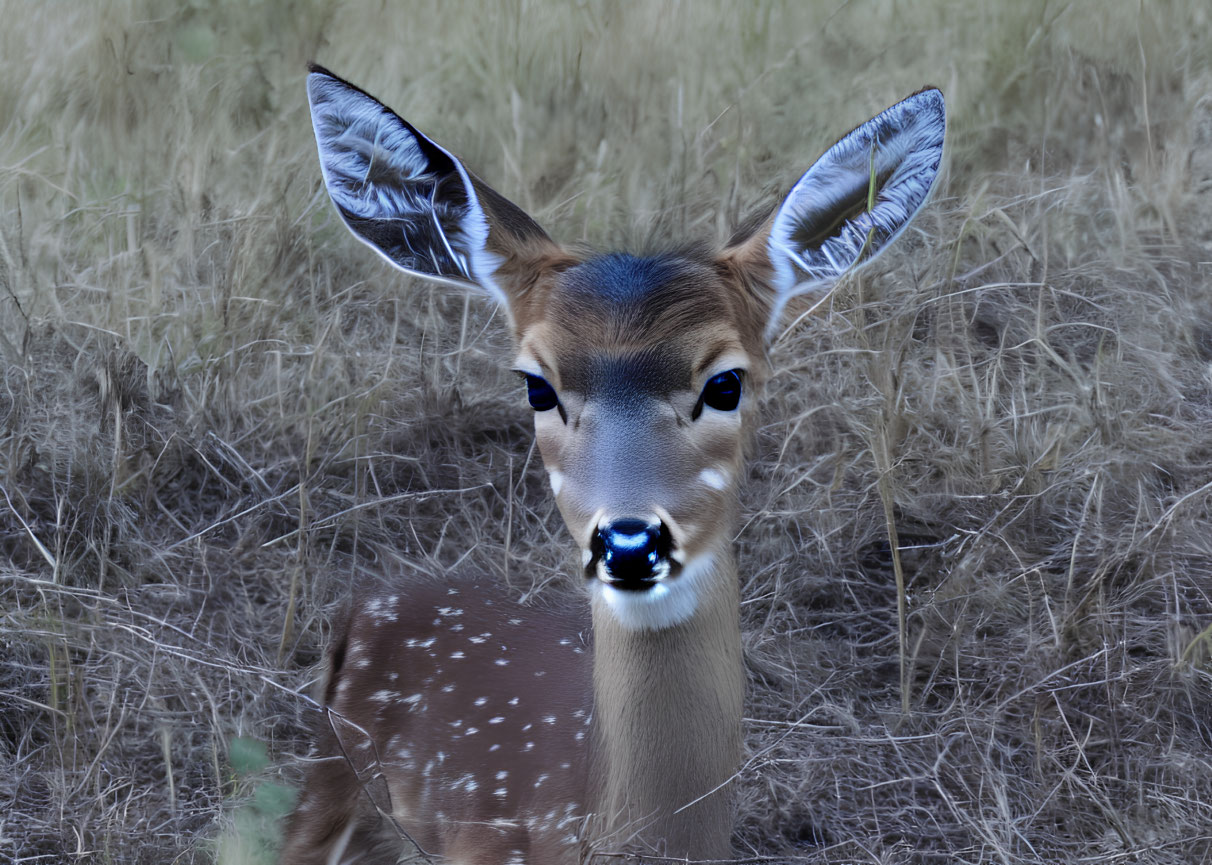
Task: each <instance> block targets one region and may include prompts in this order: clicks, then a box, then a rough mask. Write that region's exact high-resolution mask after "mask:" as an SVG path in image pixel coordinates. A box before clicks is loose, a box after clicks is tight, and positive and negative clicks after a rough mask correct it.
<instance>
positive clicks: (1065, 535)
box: [0, 0, 1212, 863]
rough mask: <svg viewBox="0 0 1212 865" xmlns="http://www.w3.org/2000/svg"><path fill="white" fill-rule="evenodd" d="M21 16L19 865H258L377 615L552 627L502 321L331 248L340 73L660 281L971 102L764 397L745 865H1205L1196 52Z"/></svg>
mask: <svg viewBox="0 0 1212 865" xmlns="http://www.w3.org/2000/svg"><path fill="white" fill-rule="evenodd" d="M1163 10H1164V11H1163ZM0 12H3V16H4V21H5V26H4V28H3V31H2V32H0V361H2V362H3V364H4V365H3V368H2V369H0V375H2V382H0V489H2V490H3V496H0V552H2V558H0V646H2V647H3V654H2V655H0V860H8V859H12V860H14V861H18V862H53V861H78V860H86V861H102V862H104V861H113V862H153V861H154V862H162V861H174V862H195V861H198V862H203V861H205V862H209V861H214V860H215V859H220V860H222V861H225V862H262V861H268V860H269V857H270V856H271V851H272V848H273V843H274V842H273V837H272V826H273V825H274V824H273V820H274V818H275V817H276V816H278V815H280V814H281V813H282V812H283V811H284V810H285V809H286V808H287V807H288V804H289V793H288V792H287V789H286V788H288V787H289V785H290V784H292V783H293V782H294V780H295V779H296V778H297V768H298V767H297V764H296V762H295V761H296V757H297V756H298V755H301V754H302V753H304V751H305V749H306V738H305V736H304V733H303V729H304V725H305V722H306V718H307V715H308V713H309V711H310V705H311V704H310V703H309V702H308V700H307V699H306V697H305V696H303V695H305V694H306V693H308V688H309V686H310V682H311V676H312V675H313V664H314V663H315V662H316V661H317V660H318V658H319V656H320V653H321V651H322V647H323V644H324V640H325V635H326V627H327V624H326V623H327V621H328V618H329V616H330V614H331V613H332V611H333V610H334V609H335V605H336V604H338V603H339V600H340V598H341V597H342V596H343V594H344V592H345V589H346V586H347V584H348V582H349V580H350V579H351V578H352V577H354V576H356V575H357V574H359V573H362V572H370V571H373V570H374V569H375V568H376V566H377V564H376V563H378V562H380V561H382V560H383V559H384V558H392V559H396V558H401V559H406V560H407V561H411V562H414V563H416V564H417V566H418V567H421V568H423V569H435V568H438V567H440V566H441V565H443V564H447V563H450V562H452V561H454V560H456V559H458V558H460V557H462V556H464V555H470V556H471V557H472V558H473V559H474V560H477V561H481V562H482V564H483V565H484V567H486V568H488V569H490V570H491V571H493V572H495V573H498V574H500V575H501V576H502V578H508V579H509V580H511V584H512V585H513V586H514V587H515V589H516V590H517V591H518V592H519V594H520V593H522V592H523V591H525V590H527V589H529V588H530V587H532V586H533V585H535V584H543V583H547V582H551V581H558V579H559V577H558V574H559V571H560V567H561V564H562V562H563V560H564V556H565V549H566V547H567V541H566V539H565V537H564V530H563V528H562V526H561V525H560V523H559V520H558V517H557V515H556V514H555V512H554V508H553V506H552V505H551V504H550V502H549V501H548V497H547V493H546V490H545V483H544V482H543V481H542V478H541V472H540V471H539V470H538V467H537V464H536V463H537V460H536V458H535V456H534V455H533V454H532V452H531V449H530V447H531V446H530V441H531V438H530V433H529V430H528V425H529V418H528V416H527V415H528V411H527V409H526V408H525V407H524V405H523V401H522V400H521V399H520V398H519V395H518V393H517V387H516V384H515V383H514V382H513V381H512V380H511V378H510V377H508V376H507V375H505V374H503V373H502V372H500V371H499V368H498V362H499V360H500V358H501V357H502V352H503V349H504V345H505V338H504V334H503V333H502V328H501V327H500V322H499V321H498V320H494V315H493V311H492V310H491V309H489V308H488V307H487V305H486V304H482V303H480V302H478V301H472V302H470V303H468V302H467V301H466V300H465V299H464V298H462V297H460V296H455V295H452V294H451V293H450V292H448V291H446V290H443V289H439V288H432V287H429V286H427V285H424V284H420V283H415V282H411V281H409V280H406V279H404V278H402V277H398V276H395V275H392V274H391V273H389V272H388V270H387V269H386V268H385V267H384V266H381V265H378V264H376V263H375V261H374V260H372V258H371V257H369V256H368V255H367V254H366V253H365V251H364V250H363V249H362V248H361V247H360V246H358V245H357V244H355V243H354V242H351V241H350V239H349V238H347V237H346V236H345V234H344V230H343V229H342V228H341V227H340V226H338V225H336V224H334V223H335V220H334V219H333V218H332V214H331V210H330V208H329V206H328V205H327V202H326V200H325V199H324V198H323V195H322V193H321V190H320V185H319V172H318V170H317V166H316V164H315V155H314V148H313V145H312V141H311V133H310V129H309V126H308V122H307V117H306V112H305V104H304V96H303V88H302V78H303V73H304V63H305V61H306V60H308V59H313V58H314V59H317V60H320V61H322V62H324V63H325V64H327V65H329V66H330V67H331V68H333V69H334V70H337V71H339V72H340V73H341V74H343V75H346V76H348V77H349V78H351V79H353V80H355V81H358V82H360V83H362V84H363V85H364V86H366V87H367V88H368V89H369V90H370V91H371V92H375V93H378V94H381V95H382V96H383V97H384V98H386V99H388V101H390V102H391V103H392V104H394V105H396V106H398V107H399V108H400V109H401V110H403V111H404V112H405V113H406V114H407V116H408V117H409V119H411V120H412V121H414V122H415V123H417V124H418V125H420V126H421V127H422V128H424V129H427V130H429V131H431V132H432V133H433V134H434V135H435V136H436V137H438V138H439V139H440V140H441V141H443V142H446V143H448V144H450V145H452V146H454V147H455V148H456V149H457V150H458V151H459V152H460V153H461V154H462V155H463V156H464V158H465V159H466V160H467V162H468V163H469V164H471V165H472V166H474V167H475V168H476V169H477V170H478V171H479V173H481V174H482V175H483V176H484V177H486V178H489V179H490V180H491V181H492V182H493V183H494V185H496V186H497V187H498V188H499V189H501V190H502V191H503V192H505V193H506V194H508V195H510V196H511V197H512V198H514V199H515V200H517V201H518V202H519V203H520V204H522V205H523V206H525V207H526V208H528V209H529V210H530V211H531V212H532V213H534V214H535V215H536V216H537V217H538V218H539V220H540V221H541V222H543V223H545V224H546V225H548V226H551V227H552V229H553V232H554V234H555V235H556V236H557V238H558V239H560V240H562V241H565V242H587V243H590V244H593V245H595V246H598V247H609V246H618V245H622V246H627V247H630V248H633V249H636V248H640V249H642V248H644V247H649V246H660V245H661V244H663V243H668V242H672V241H676V240H680V239H685V238H697V239H716V240H718V239H721V238H723V237H724V236H726V234H727V232H728V230H729V229H730V228H731V227H732V226H733V225H734V224H735V223H736V222H737V221H739V220H740V219H741V218H742V217H743V216H744V215H745V214H746V213H748V212H750V211H751V210H752V209H754V208H756V207H761V206H768V205H770V204H771V203H772V202H773V201H774V200H775V198H776V197H777V195H778V193H779V191H780V190H784V189H786V188H787V187H788V186H789V185H790V183H791V182H792V181H793V180H794V178H795V176H796V174H797V172H798V171H800V170H803V169H804V168H805V167H806V166H807V165H808V164H809V163H810V162H811V160H812V159H813V158H815V156H816V155H817V154H818V153H819V152H820V150H821V149H822V148H823V147H824V146H825V145H827V144H828V143H829V142H830V141H831V140H832V139H833V138H834V137H836V136H837V135H838V134H839V133H841V132H844V131H845V130H846V129H847V128H849V127H850V126H851V125H853V124H855V123H857V122H859V121H861V120H863V119H865V118H866V117H868V116H870V115H871V114H872V113H874V112H875V111H876V110H878V109H880V108H882V107H884V106H885V105H887V104H889V103H891V102H892V101H894V100H895V99H896V98H898V97H900V96H903V95H905V94H906V93H907V92H910V91H912V90H914V89H916V88H917V87H918V86H920V85H921V84H924V83H927V82H930V83H935V84H939V85H941V86H943V87H944V89H945V90H946V92H947V94H948V100H949V104H950V108H951V117H952V127H951V133H952V137H951V145H950V166H951V167H950V176H949V178H948V180H947V182H946V183H945V184H944V186H943V188H942V190H941V191H940V194H939V195H938V196H937V198H936V200H935V203H934V204H933V205H932V206H931V208H930V209H929V210H928V211H927V212H926V213H925V214H924V216H923V217H922V219H921V220H920V222H919V223H918V230H917V231H916V232H914V233H913V234H912V235H911V236H910V237H909V238H908V240H907V242H906V243H905V244H903V246H902V248H901V250H900V251H899V252H898V253H896V254H895V255H894V256H891V258H892V259H893V260H890V261H888V262H887V263H885V264H883V265H881V267H880V268H879V269H880V272H879V273H876V274H871V275H869V276H868V277H866V278H865V279H864V280H863V282H862V283H861V284H860V283H859V282H857V281H855V282H852V283H849V284H846V285H844V286H842V287H841V289H840V290H839V292H838V293H837V294H836V295H835V297H834V302H833V310H832V314H831V315H829V316H827V317H818V318H814V319H812V320H809V321H805V322H803V323H802V324H800V325H799V326H798V327H796V328H795V329H793V330H791V331H790V332H788V333H787V334H786V335H785V336H784V338H783V339H782V340H781V341H780V342H779V344H778V345H777V347H776V350H775V352H774V359H775V363H776V368H777V370H778V372H777V374H776V376H775V377H774V379H773V380H772V382H771V386H770V388H769V394H768V400H767V404H768V411H767V414H766V418H767V425H766V426H764V428H763V429H762V430H761V433H760V435H759V436H758V441H757V442H756V445H755V457H756V458H755V462H754V464H753V467H752V471H751V476H750V479H749V483H748V485H747V487H746V493H745V523H744V528H743V530H742V531H741V533H740V536H739V544H740V546H741V556H742V561H743V562H745V563H747V565H748V576H747V578H746V581H745V586H744V590H745V597H746V599H747V600H746V602H745V607H744V617H745V626H746V635H745V639H746V649H747V661H748V665H749V670H750V672H751V680H752V681H751V689H750V693H749V703H748V709H747V715H748V720H747V727H746V730H747V737H748V743H749V748H750V754H751V758H750V760H749V762H748V763H747V764H746V767H745V770H744V771H743V773H742V775H741V777H740V778H739V781H738V786H739V788H740V791H741V792H740V799H741V808H740V814H739V819H738V823H737V826H738V829H737V850H738V852H739V853H744V854H746V855H752V856H753V857H758V858H761V861H776V862H820V863H824V862H870V863H889V862H972V863H1028V862H1031V863H1035V862H1039V863H1053V862H1093V861H1098V862H1157V863H1196V862H1209V861H1212V757H1210V754H1212V630H1210V629H1212V533H1210V532H1209V529H1208V524H1209V518H1210V516H1212V513H1210V510H1212V432H1210V431H1212V287H1210V286H1212V283H1210V280H1212V69H1210V67H1209V62H1210V61H1209V58H1212V35H1210V34H1212V13H1209V11H1208V8H1207V5H1206V3H1202V2H1197V0H1191V2H1174V3H1168V4H1164V5H1162V4H1145V5H1144V7H1143V11H1142V7H1141V6H1140V5H1138V4H1137V3H1118V2H1108V3H1101V2H1098V3H1096V2H1093V0H1087V2H1075V3H1072V4H1069V5H1061V4H1056V3H1029V2H1023V3H1013V4H1008V3H1007V4H1003V3H1001V2H996V0H978V2H973V3H966V4H962V5H958V4H957V8H951V4H944V3H941V2H937V3H912V2H910V3H906V2H892V0H884V2H877V0H865V2H852V3H848V4H842V3H836V4H823V3H822V4H812V5H807V4H798V3H785V4H780V3H772V4H760V5H751V4H731V3H725V2H719V3H715V4H711V5H707V4H705V3H704V4H697V3H696V4H691V3H661V4H652V5H643V6H640V5H627V6H617V5H615V4H607V3H598V2H588V3H582V4H577V5H575V6H572V5H568V6H565V5H556V4H548V3H538V2H512V3H508V4H501V5H484V6H482V5H480V4H471V3H467V4H462V3H438V2H432V3H413V4H408V8H407V9H404V8H399V9H397V8H395V7H390V6H389V7H386V8H383V7H380V6H379V5H378V4H370V3H366V4H347V5H341V6H333V5H330V4H321V3H319V2H302V0H301V2H295V3H290V4H285V3H282V4H272V3H270V4H259V5H245V4H241V3H216V4H212V5H207V4H201V3H198V4H191V5H190V6H188V7H184V8H179V7H178V6H177V5H176V4H165V3H144V2H133V0H132V2H128V3H114V4H109V5H106V6H101V5H99V4H87V5H86V4H70V5H69V4H38V5H34V4H25V3H22V2H13V3H9V4H6V5H5V6H4V8H3V9H0ZM886 506H887V507H886ZM886 514H890V515H891V517H892V526H893V528H894V530H895V533H896V537H897V538H898V539H899V551H898V554H899V557H900V559H901V565H902V566H903V569H904V574H905V579H906V582H907V597H906V600H907V618H906V622H907V629H906V633H905V638H906V640H905V645H906V652H905V656H904V658H902V657H901V653H900V652H899V650H898V631H897V597H896V590H895V580H894V578H893V566H894V556H893V554H892V547H891V545H890V544H889V524H888V521H887V520H886ZM507 543H508V550H509V554H508V556H506V555H505V553H504V550H505V549H506V544H507ZM469 551H470V552H469ZM292 587H294V591H295V602H294V606H293V610H290V611H289V613H288V603H289V599H290V597H291V593H292ZM902 662H903V664H902ZM902 666H903V670H902ZM903 705H907V706H908V711H907V712H906V711H904V709H903ZM762 857H764V858H762Z"/></svg>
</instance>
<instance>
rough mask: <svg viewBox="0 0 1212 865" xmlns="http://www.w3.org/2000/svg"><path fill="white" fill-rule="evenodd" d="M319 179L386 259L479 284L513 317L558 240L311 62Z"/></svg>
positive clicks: (422, 138)
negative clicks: (531, 279)
mask: <svg viewBox="0 0 1212 865" xmlns="http://www.w3.org/2000/svg"><path fill="white" fill-rule="evenodd" d="M307 97H308V101H309V102H310V103H311V119H312V126H313V127H314V129H315V133H316V145H317V147H318V150H319V155H320V169H321V171H322V172H323V174H324V185H325V186H326V187H327V188H328V194H329V196H330V197H331V198H332V201H333V204H334V205H336V208H337V212H338V213H339V214H340V215H341V219H342V220H344V221H345V224H346V225H347V226H349V230H350V231H352V232H353V233H354V235H355V236H356V237H357V238H358V239H359V240H361V241H362V242H363V243H365V244H366V245H368V246H370V247H371V248H372V249H374V250H375V251H376V252H378V253H379V254H380V255H382V256H383V257H384V258H386V259H387V260H388V261H390V262H391V263H392V264H393V265H395V266H396V267H398V268H400V269H401V270H403V271H406V272H408V273H412V274H416V275H418V276H423V277H427V278H429V279H437V280H441V281H446V282H455V283H459V284H463V285H470V286H474V287H477V288H479V289H481V290H483V291H485V292H487V293H488V294H489V295H490V296H491V297H493V298H495V299H496V300H497V301H498V302H499V303H500V304H502V305H503V306H504V307H505V309H506V312H507V313H509V316H510V319H511V320H513V319H514V318H515V315H514V313H515V312H516V310H514V308H513V307H514V305H515V304H514V303H512V301H514V300H516V299H517V295H518V294H519V292H521V291H523V290H524V287H525V286H526V285H527V284H528V277H529V276H530V275H532V274H534V273H536V272H538V270H539V269H541V268H542V267H543V266H546V263H548V262H549V261H550V260H552V258H553V257H554V256H555V255H557V254H558V252H559V248H558V247H557V246H556V245H555V244H554V243H553V242H552V240H551V239H550V238H549V237H548V236H547V234H546V233H545V232H544V231H543V229H541V228H540V227H539V226H538V225H537V224H536V223H535V222H534V220H532V219H531V218H530V217H529V216H527V215H526V214H525V213H523V212H522V210H521V209H520V208H518V207H517V206H516V205H514V204H512V203H511V202H509V201H508V200H506V199H505V198H504V197H503V196H501V195H500V194H498V193H497V192H496V191H494V190H493V189H492V188H491V187H489V186H488V185H487V184H485V183H484V182H483V181H481V180H480V179H479V178H477V177H476V176H475V175H473V174H472V173H471V172H469V171H468V170H467V169H466V168H464V167H463V164H462V163H461V162H459V160H458V159H456V158H455V157H454V156H453V155H452V154H451V153H450V152H449V151H448V150H446V149H445V148H443V147H442V146H440V145H439V144H438V143H437V142H435V141H433V140H432V139H430V138H427V137H426V136H425V135H423V134H422V133H421V132H420V131H419V130H417V129H416V127H414V126H412V125H411V124H410V123H408V122H407V121H406V120H404V119H403V118H401V117H400V116H399V115H397V114H396V113H395V112H394V111H392V110H391V109H390V108H388V107H387V106H386V105H383V104H382V103H381V102H379V101H378V100H377V99H375V98H374V97H373V96H370V95H369V94H367V93H366V92H365V91H363V90H361V89H359V88H357V87H355V86H354V85H352V84H350V83H349V82H347V81H343V80H342V79H340V78H338V77H337V76H336V75H333V74H332V73H331V72H329V71H328V70H326V69H324V68H322V67H320V66H315V65H313V66H312V67H311V70H310V73H309V74H308V76H307Z"/></svg>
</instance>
